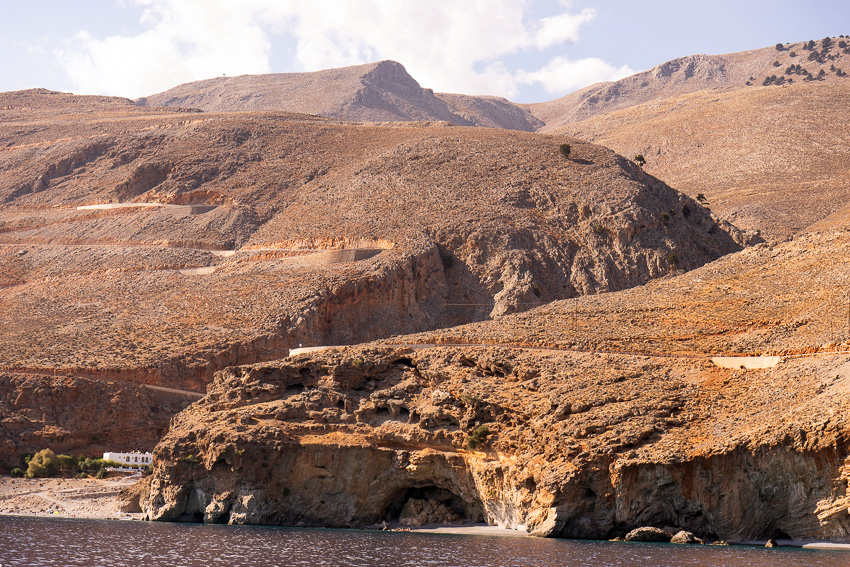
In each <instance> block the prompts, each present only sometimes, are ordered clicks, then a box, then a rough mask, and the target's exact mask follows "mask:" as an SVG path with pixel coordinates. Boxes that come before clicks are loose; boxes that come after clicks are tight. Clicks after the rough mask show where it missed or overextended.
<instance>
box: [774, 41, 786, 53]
mask: <svg viewBox="0 0 850 567" xmlns="http://www.w3.org/2000/svg"><path fill="white" fill-rule="evenodd" d="M783 49H785V46H783V45H782V44H781V43H777V44H776V51H782V50H783Z"/></svg>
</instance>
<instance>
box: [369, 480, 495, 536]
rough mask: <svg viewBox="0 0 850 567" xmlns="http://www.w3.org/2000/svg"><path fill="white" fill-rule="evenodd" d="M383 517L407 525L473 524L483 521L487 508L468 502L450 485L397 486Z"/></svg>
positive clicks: (477, 503) (386, 520) (390, 521)
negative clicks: (444, 486)
mask: <svg viewBox="0 0 850 567" xmlns="http://www.w3.org/2000/svg"><path fill="white" fill-rule="evenodd" d="M383 519H384V521H385V522H389V523H399V524H401V525H404V526H423V525H426V524H470V523H476V522H481V521H483V519H484V512H483V509H482V507H481V503H480V502H478V501H475V502H468V501H466V500H464V499H463V498H461V497H460V496H458V495H457V494H455V493H454V492H452V491H451V490H449V489H446V488H440V487H438V486H433V485H430V486H418V487H408V488H403V489H400V490H397V491H396V492H395V493H394V494H393V495H392V497H391V498H390V499H389V504H388V505H387V507H386V512H385V513H384V518H383Z"/></svg>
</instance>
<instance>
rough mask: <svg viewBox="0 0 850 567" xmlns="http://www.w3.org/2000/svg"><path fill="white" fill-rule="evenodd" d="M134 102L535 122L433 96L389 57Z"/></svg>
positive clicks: (372, 117)
mask: <svg viewBox="0 0 850 567" xmlns="http://www.w3.org/2000/svg"><path fill="white" fill-rule="evenodd" d="M137 103H138V104H141V105H147V106H168V107H184V108H197V109H201V110H204V111H207V112H240V111H261V110H268V111H278V112H281V111H282V112H299V113H304V114H319V115H322V116H331V117H334V118H344V119H346V120H354V121H360V122H394V121H402V122H404V121H445V122H451V123H452V124H455V125H459V126H488V127H493V128H507V129H511V130H524V131H533V130H535V129H536V128H537V127H538V126H540V125H542V123H541V122H540V121H539V120H537V119H536V118H534V117H533V116H532V115H531V114H530V113H529V112H528V111H527V110H525V109H522V108H520V107H518V106H516V105H514V104H513V103H511V102H509V101H507V100H505V99H502V98H498V97H489V96H486V97H473V96H467V95H451V94H438V95H435V94H434V92H433V91H432V90H431V89H423V88H422V87H420V86H419V83H417V82H416V80H415V79H413V77H411V76H410V75H409V74H408V73H407V71H406V70H405V69H404V67H403V66H402V65H401V64H399V63H396V62H395V61H381V62H379V63H370V64H367V65H356V66H352V67H343V68H340V69H329V70H326V71H316V72H313V73H282V74H272V75H244V76H239V77H219V78H216V79H208V80H205V81H196V82H193V83H186V84H183V85H180V86H177V87H175V88H173V89H169V90H167V91H165V92H163V93H159V94H155V95H152V96H149V97H145V98H142V99H139V100H138V101H137Z"/></svg>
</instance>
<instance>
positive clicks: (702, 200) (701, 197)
mask: <svg viewBox="0 0 850 567" xmlns="http://www.w3.org/2000/svg"><path fill="white" fill-rule="evenodd" d="M697 202H699V203H701V204H703V205H707V204H708V199H706V198H705V193H697Z"/></svg>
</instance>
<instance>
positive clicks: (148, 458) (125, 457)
mask: <svg viewBox="0 0 850 567" xmlns="http://www.w3.org/2000/svg"><path fill="white" fill-rule="evenodd" d="M103 460H104V461H115V462H116V463H122V464H125V465H138V466H145V465H149V464H151V463H152V462H153V453H138V452H136V453H104V454H103Z"/></svg>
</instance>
